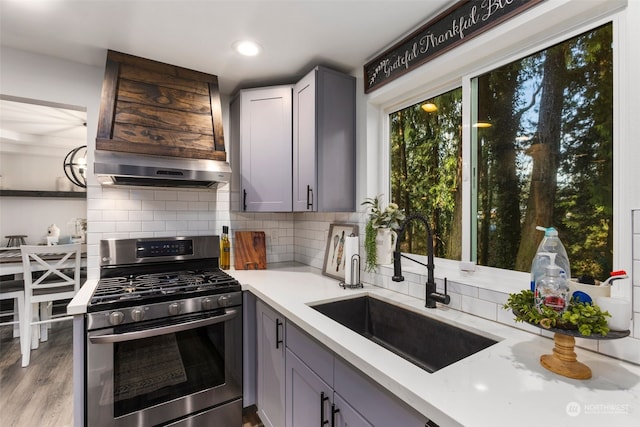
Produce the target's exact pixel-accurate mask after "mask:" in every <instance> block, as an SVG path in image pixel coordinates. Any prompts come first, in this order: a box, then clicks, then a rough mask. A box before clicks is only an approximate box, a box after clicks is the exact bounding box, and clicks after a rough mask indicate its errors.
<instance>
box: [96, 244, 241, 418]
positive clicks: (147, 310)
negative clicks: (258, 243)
mask: <svg viewBox="0 0 640 427" xmlns="http://www.w3.org/2000/svg"><path fill="white" fill-rule="evenodd" d="M219 248H220V245H219V238H218V236H194V237H176V238H151V239H120V240H118V239H114V240H103V241H101V246H100V257H101V268H100V281H99V282H98V285H97V287H96V289H95V292H94V294H93V296H92V298H91V301H90V303H89V305H88V307H87V316H86V389H87V396H86V423H85V424H86V425H88V426H156V425H163V426H165V425H171V426H196V425H197V426H209V425H211V426H214V425H215V426H240V425H241V424H242V292H241V288H240V284H239V283H238V282H237V281H236V280H235V279H234V278H233V277H231V276H229V275H228V274H227V273H226V272H224V271H222V270H220V269H219V268H218V258H219V251H220V249H219Z"/></svg>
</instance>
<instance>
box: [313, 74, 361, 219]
mask: <svg viewBox="0 0 640 427" xmlns="http://www.w3.org/2000/svg"><path fill="white" fill-rule="evenodd" d="M316 85H317V88H316V94H317V99H316V138H317V142H316V168H317V177H316V180H317V187H318V195H317V198H316V199H317V200H316V204H317V205H318V207H317V210H318V211H322V212H355V211H356V98H355V96H356V80H355V78H353V77H352V76H349V75H347V74H343V73H339V72H337V71H334V70H330V69H328V68H325V67H318V71H317V79H316Z"/></svg>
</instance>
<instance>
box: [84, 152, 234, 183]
mask: <svg viewBox="0 0 640 427" xmlns="http://www.w3.org/2000/svg"><path fill="white" fill-rule="evenodd" d="M94 171H95V174H96V177H97V179H98V182H100V183H101V184H103V185H136V186H145V187H184V188H215V187H216V184H218V183H220V182H229V180H230V179H231V168H230V167H229V164H228V163H227V162H223V161H220V160H205V159H185V158H177V157H173V158H171V157H161V156H150V155H140V154H131V153H117V152H111V151H102V150H96V152H95V163H94Z"/></svg>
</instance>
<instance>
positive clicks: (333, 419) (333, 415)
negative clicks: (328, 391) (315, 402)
mask: <svg viewBox="0 0 640 427" xmlns="http://www.w3.org/2000/svg"><path fill="white" fill-rule="evenodd" d="M338 412H340V409H336V404H335V403H332V404H331V427H335V426H336V414H337V413H338Z"/></svg>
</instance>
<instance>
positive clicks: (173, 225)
mask: <svg viewBox="0 0 640 427" xmlns="http://www.w3.org/2000/svg"><path fill="white" fill-rule="evenodd" d="M165 227H166V230H167V231H187V230H189V221H166V222H165Z"/></svg>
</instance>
